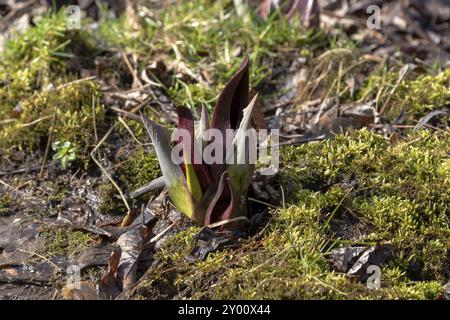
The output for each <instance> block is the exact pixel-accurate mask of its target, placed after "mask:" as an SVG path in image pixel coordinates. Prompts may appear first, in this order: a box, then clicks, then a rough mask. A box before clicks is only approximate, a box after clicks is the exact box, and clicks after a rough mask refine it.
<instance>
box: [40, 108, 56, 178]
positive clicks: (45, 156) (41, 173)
mask: <svg viewBox="0 0 450 320" xmlns="http://www.w3.org/2000/svg"><path fill="white" fill-rule="evenodd" d="M55 123H56V110H55V111H54V112H53V116H52V124H51V126H50V132H49V134H48V139H47V146H46V147H45V153H44V159H42V164H41V171H39V178H42V176H43V175H44V170H45V164H46V163H47V157H48V152H49V151H50V145H51V144H52V139H53V129H54V127H55Z"/></svg>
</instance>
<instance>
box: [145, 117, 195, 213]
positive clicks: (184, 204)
mask: <svg viewBox="0 0 450 320" xmlns="http://www.w3.org/2000/svg"><path fill="white" fill-rule="evenodd" d="M141 120H142V122H143V123H144V126H145V128H146V129H147V132H148V134H149V136H150V138H151V140H152V142H153V145H154V148H155V151H156V155H157V156H158V161H159V165H160V167H161V172H162V174H163V177H164V181H165V183H166V187H167V190H168V192H169V196H170V199H171V200H172V202H173V204H174V205H175V206H176V207H177V208H178V209H179V210H180V211H181V212H183V213H184V214H185V215H187V216H188V217H189V218H191V219H193V220H195V221H197V220H196V217H195V211H196V210H195V207H196V205H195V203H194V199H193V198H192V195H191V193H190V191H189V188H188V185H187V181H186V178H185V177H184V175H183V171H182V170H181V168H180V166H179V165H176V164H175V163H174V162H173V161H172V157H171V148H170V145H169V139H168V137H167V134H166V133H165V132H164V129H163V127H161V126H160V125H158V124H156V123H154V122H153V121H151V120H150V119H148V118H147V117H146V116H144V115H143V114H142V113H141Z"/></svg>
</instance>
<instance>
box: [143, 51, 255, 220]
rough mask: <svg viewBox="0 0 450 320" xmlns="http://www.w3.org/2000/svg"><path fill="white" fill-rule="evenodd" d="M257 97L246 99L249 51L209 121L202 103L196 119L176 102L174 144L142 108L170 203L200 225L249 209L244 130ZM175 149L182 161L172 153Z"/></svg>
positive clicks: (243, 213)
mask: <svg viewBox="0 0 450 320" xmlns="http://www.w3.org/2000/svg"><path fill="white" fill-rule="evenodd" d="M255 100H256V96H255V97H254V98H253V99H252V101H251V102H250V103H249V57H248V56H247V57H246V58H245V59H244V61H243V62H242V64H241V66H240V67H239V69H238V71H237V72H236V73H235V74H234V75H233V77H232V79H231V80H230V81H229V82H228V83H227V84H226V86H225V87H224V89H223V91H222V92H221V94H220V96H219V98H218V100H217V102H216V105H215V108H214V112H213V114H212V119H211V121H209V120H208V114H207V111H206V109H205V108H204V107H203V108H202V112H201V119H200V121H199V123H198V124H197V123H196V122H195V121H194V117H193V115H192V112H191V111H190V110H189V109H188V108H185V107H178V108H177V114H178V126H177V129H176V131H175V133H176V136H175V139H174V140H175V142H174V144H173V148H172V147H171V144H170V136H169V131H168V130H167V129H166V128H164V127H162V126H160V125H158V124H156V123H155V122H153V121H151V120H149V119H148V118H146V117H145V116H144V115H142V114H141V119H142V121H143V123H144V125H145V127H146V129H147V131H148V134H149V136H150V138H151V140H152V142H153V144H154V148H155V151H156V154H157V157H158V160H159V164H160V167H161V171H162V174H163V178H164V182H165V184H166V188H167V190H168V194H169V197H170V199H171V201H172V203H173V204H174V205H175V206H176V207H177V208H178V209H179V210H180V211H181V212H182V213H184V214H185V215H187V216H188V217H189V218H191V219H192V220H194V221H195V222H196V223H197V224H199V225H210V224H212V223H216V222H221V221H225V220H228V219H232V218H236V217H239V216H246V215H247V210H246V208H247V204H246V195H247V189H248V186H249V184H250V182H251V179H252V175H253V170H254V165H253V164H252V163H251V161H249V158H250V157H249V150H250V148H248V147H247V144H246V143H247V141H248V134H247V135H246V133H247V132H248V131H249V130H250V131H251V115H252V111H253V107H254V104H255ZM196 124H197V125H196ZM230 132H231V133H232V135H231V137H230ZM177 151H178V154H179V155H180V159H181V161H180V163H177V161H174V158H173V156H172V155H173V154H174V153H175V154H177ZM207 155H211V157H209V159H208V157H207ZM211 158H212V159H213V160H212V161H211V160H210V159H211ZM221 228H222V229H223V228H224V226H223V225H222V226H221Z"/></svg>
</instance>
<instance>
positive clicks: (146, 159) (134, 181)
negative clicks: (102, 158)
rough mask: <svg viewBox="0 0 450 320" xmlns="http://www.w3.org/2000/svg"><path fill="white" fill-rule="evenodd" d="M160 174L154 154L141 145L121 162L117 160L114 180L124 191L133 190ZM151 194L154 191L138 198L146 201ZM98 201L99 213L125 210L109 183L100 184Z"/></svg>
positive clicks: (114, 212)
mask: <svg viewBox="0 0 450 320" xmlns="http://www.w3.org/2000/svg"><path fill="white" fill-rule="evenodd" d="M118 160H119V161H120V160H121V159H120V158H119V159H118ZM160 176H161V170H160V168H159V163H158V159H157V157H156V154H155V153H154V152H148V151H147V150H145V149H144V148H142V147H139V148H137V149H136V150H134V151H132V152H131V154H130V155H129V156H127V157H126V158H125V159H124V160H123V161H122V162H119V164H118V165H117V167H116V168H115V173H114V179H115V181H116V182H117V183H118V185H119V186H120V187H121V188H122V191H123V192H125V193H129V192H133V191H135V190H136V189H138V188H140V187H143V186H144V185H146V184H147V183H149V182H150V181H152V180H153V179H155V178H158V177H160ZM152 195H154V193H148V194H146V195H143V196H141V197H140V199H138V200H144V201H146V200H147V201H148V199H149V198H150V197H151V196H152ZM100 201H101V202H100V206H99V208H98V210H99V211H100V212H101V213H107V214H121V213H123V212H126V208H125V205H124V204H123V201H122V200H121V198H120V195H119V193H118V192H117V190H116V189H115V188H114V186H113V185H112V184H111V183H105V184H102V185H101V186H100Z"/></svg>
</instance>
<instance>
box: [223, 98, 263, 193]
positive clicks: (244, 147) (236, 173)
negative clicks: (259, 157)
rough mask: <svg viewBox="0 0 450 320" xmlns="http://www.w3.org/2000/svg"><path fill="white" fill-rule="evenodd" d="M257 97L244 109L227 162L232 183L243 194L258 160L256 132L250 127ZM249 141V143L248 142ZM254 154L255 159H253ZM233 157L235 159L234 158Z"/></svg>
mask: <svg viewBox="0 0 450 320" xmlns="http://www.w3.org/2000/svg"><path fill="white" fill-rule="evenodd" d="M257 98H258V95H255V96H254V97H253V99H252V101H251V102H250V104H249V105H248V107H247V108H245V109H244V112H243V113H244V117H243V118H242V121H241V123H240V126H239V129H238V130H237V133H236V136H235V138H234V140H233V146H232V149H230V152H229V153H228V154H227V163H229V165H228V166H227V171H228V173H229V175H230V183H231V184H232V185H233V187H234V188H235V189H236V190H237V191H238V192H239V193H240V194H242V195H244V194H246V192H247V188H248V185H249V184H250V182H251V179H252V175H253V168H254V165H255V161H256V152H257V145H256V143H257V141H256V132H255V131H250V129H251V120H252V112H253V108H254V106H255V102H256V99H257ZM253 134H254V135H253ZM252 135H253V139H254V140H253V141H252ZM247 138H248V139H247ZM247 141H248V142H249V143H247ZM252 143H253V145H252ZM234 153H235V154H234ZM252 155H253V157H254V159H252ZM233 157H234V158H235V159H233Z"/></svg>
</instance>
